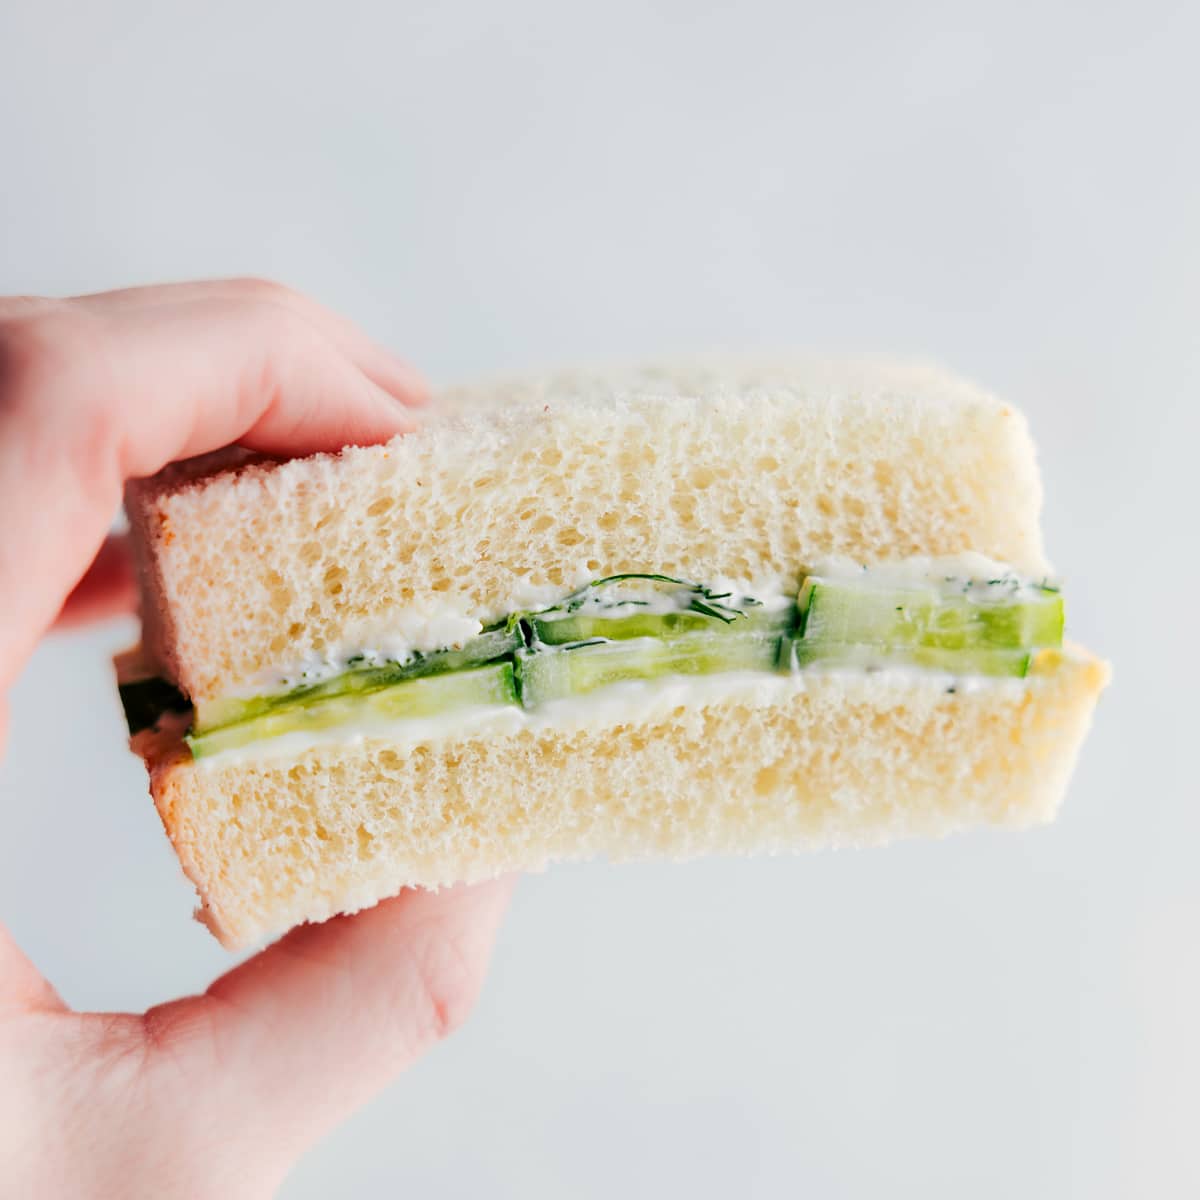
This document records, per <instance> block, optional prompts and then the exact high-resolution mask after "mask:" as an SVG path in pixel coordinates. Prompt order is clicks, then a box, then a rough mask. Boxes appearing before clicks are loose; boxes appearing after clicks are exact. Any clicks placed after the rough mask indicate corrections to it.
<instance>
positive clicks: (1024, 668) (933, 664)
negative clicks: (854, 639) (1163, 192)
mask: <svg viewBox="0 0 1200 1200" xmlns="http://www.w3.org/2000/svg"><path fill="white" fill-rule="evenodd" d="M792 654H793V658H792V662H793V665H794V666H796V667H798V668H800V669H801V670H803V669H804V668H805V667H813V666H822V667H851V668H853V669H855V670H860V671H869V670H873V669H880V668H883V667H922V668H924V669H926V670H930V671H945V672H946V673H947V674H950V675H1009V676H1013V677H1018V678H1020V677H1023V676H1025V675H1027V674H1028V673H1029V663H1030V660H1031V659H1032V657H1033V656H1032V654H1031V652H1030V651H1029V650H1010V649H1001V648H996V647H992V646H977V647H974V648H970V649H966V650H948V649H946V648H944V647H941V646H870V645H864V644H862V643H853V644H849V643H846V642H826V641H821V640H816V639H810V638H807V637H804V638H795V639H794V640H793V642H792Z"/></svg>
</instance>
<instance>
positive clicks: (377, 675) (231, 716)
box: [195, 623, 522, 733]
mask: <svg viewBox="0 0 1200 1200" xmlns="http://www.w3.org/2000/svg"><path fill="white" fill-rule="evenodd" d="M521 644H522V639H521V633H520V630H519V629H518V628H517V627H516V625H515V623H514V625H513V627H512V628H511V629H509V628H507V627H506V626H500V627H498V628H495V629H489V630H485V631H484V632H483V633H481V634H480V635H479V636H478V637H475V638H472V639H471V640H470V641H469V642H467V643H466V644H465V645H463V646H461V647H459V648H458V649H456V650H438V651H436V652H434V653H432V654H415V655H413V657H412V658H410V659H407V660H405V661H404V662H402V663H382V664H380V665H379V666H356V667H351V668H350V669H349V670H346V671H343V672H341V674H339V675H333V676H331V677H330V678H329V679H323V680H321V681H320V682H319V683H307V684H301V685H300V686H299V687H294V688H291V689H290V690H288V691H286V692H278V693H276V694H275V695H270V696H254V697H251V698H249V699H225V700H210V701H206V702H204V703H201V704H200V705H198V706H197V709H196V721H195V728H196V730H197V732H199V733H208V732H210V731H211V730H214V729H220V728H223V727H224V726H226V725H234V724H240V723H241V722H243V721H250V720H253V719H255V718H257V717H260V716H264V715H265V714H267V713H270V712H277V711H279V710H280V709H287V708H292V707H293V706H295V705H297V704H309V703H311V702H313V701H315V700H320V699H325V698H328V697H333V696H361V695H363V694H365V693H369V692H377V691H379V690H380V689H381V688H390V687H392V686H394V685H395V684H397V683H401V682H403V681H405V680H412V679H421V678H424V677H425V676H429V675H444V674H446V673H447V672H449V671H463V670H468V669H470V668H471V667H478V666H482V665H483V664H485V663H489V662H494V661H495V660H496V659H498V658H503V657H504V656H505V655H507V654H511V653H512V652H513V650H515V649H516V647H517V646H519V645H521Z"/></svg>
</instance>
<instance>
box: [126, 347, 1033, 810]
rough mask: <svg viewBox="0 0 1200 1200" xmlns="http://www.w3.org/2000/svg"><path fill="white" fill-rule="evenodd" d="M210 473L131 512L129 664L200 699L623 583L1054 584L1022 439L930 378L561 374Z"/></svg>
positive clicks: (180, 475)
mask: <svg viewBox="0 0 1200 1200" xmlns="http://www.w3.org/2000/svg"><path fill="white" fill-rule="evenodd" d="M222 463H223V460H221V459H218V460H216V462H215V463H214V464H205V465H204V466H203V467H202V468H200V469H197V467H196V465H195V464H187V465H184V466H182V467H179V468H174V469H169V470H168V471H166V472H164V473H163V474H162V475H160V476H158V477H156V478H155V479H153V480H149V481H144V482H142V483H140V484H138V485H135V486H134V487H133V488H131V490H130V493H129V497H128V499H129V509H130V516H131V520H132V523H133V528H134V534H135V540H137V541H138V542H139V543H140V549H139V561H140V563H141V566H142V575H143V581H144V588H145V592H144V596H143V619H144V626H145V635H144V636H145V639H146V643H147V649H148V651H149V653H150V654H151V656H152V657H153V658H154V659H155V661H157V662H158V663H159V664H161V665H162V666H163V668H164V669H165V671H166V672H167V673H168V674H170V675H171V676H172V677H173V678H174V679H175V680H176V681H177V682H178V683H180V685H181V686H182V687H183V688H184V690H185V691H187V692H188V693H189V694H190V695H191V696H193V697H195V698H197V699H206V698H211V697H213V696H215V695H218V694H221V693H222V692H224V691H228V690H230V689H231V688H234V687H237V686H239V685H241V684H243V683H244V682H246V681H249V680H252V679H253V678H254V677H255V676H256V675H257V674H258V673H259V672H261V671H263V670H264V669H270V668H272V667H276V666H279V665H281V664H286V663H291V662H296V661H299V660H301V659H304V658H305V657H307V656H311V655H314V654H316V655H320V654H322V653H331V652H332V651H333V650H334V648H341V649H345V648H346V647H357V648H367V647H370V646H371V645H372V644H373V642H375V641H376V640H377V639H379V638H380V637H382V636H386V635H387V633H388V632H389V623H390V622H394V621H395V614H396V613H397V612H405V613H408V614H412V613H417V614H422V613H428V614H437V613H439V612H454V613H461V614H466V615H469V616H473V617H478V618H479V619H481V620H484V621H488V620H492V619H495V618H498V617H500V616H503V615H505V612H506V611H507V606H508V605H510V604H511V603H512V598H513V596H514V594H518V593H521V592H522V591H523V590H524V591H529V590H530V589H533V590H535V591H536V590H537V589H543V590H545V589H549V590H550V591H557V592H558V593H562V592H566V591H569V590H571V589H573V588H575V587H578V586H580V585H581V584H582V583H585V582H587V580H589V579H592V578H596V577H599V576H604V575H610V574H615V573H617V572H621V571H662V572H666V573H668V574H673V575H679V576H684V577H687V578H691V579H696V580H701V581H703V580H708V579H734V580H743V581H747V582H750V581H753V582H756V583H758V584H760V585H762V584H772V583H775V584H784V585H790V584H792V583H794V582H795V580H796V578H797V575H798V573H799V572H800V570H801V569H802V568H803V567H804V566H805V565H806V564H807V563H810V562H812V561H814V560H815V559H817V558H820V557H822V556H824V555H827V554H845V555H849V556H851V557H854V558H858V559H860V560H861V561H864V562H878V561H884V560H889V559H896V558H903V557H906V556H909V555H915V554H922V555H940V554H956V553H960V552H962V551H967V550H974V551H978V552H980V553H983V554H987V555H989V556H991V557H992V558H996V559H1000V560H1002V561H1005V562H1008V563H1010V564H1012V565H1013V566H1015V567H1017V568H1019V569H1021V570H1024V571H1026V572H1028V573H1030V574H1040V573H1043V572H1045V570H1046V563H1045V560H1044V557H1043V554H1042V546H1041V539H1040V533H1039V529H1038V515H1039V509H1040V505H1041V490H1040V485H1039V481H1038V476H1037V470H1036V464H1035V459H1034V452H1033V447H1032V444H1031V442H1030V439H1029V435H1028V431H1027V429H1026V425H1025V422H1024V419H1023V418H1022V417H1021V416H1020V414H1019V413H1017V412H1016V411H1015V410H1013V409H1012V408H1010V407H1007V406H1006V405H1004V404H1002V403H1000V402H999V401H998V400H996V399H994V398H993V397H991V396H989V395H987V394H986V393H984V392H981V391H979V390H978V389H977V388H975V387H973V386H972V385H970V384H968V383H965V382H963V381H961V380H959V379H956V378H955V377H953V376H950V375H947V374H945V373H943V372H941V371H939V370H937V369H934V368H931V367H926V366H913V365H897V364H894V363H873V362H871V361H861V360H854V361H849V362H836V361H826V360H811V361H800V362H792V363H788V364H780V365H764V364H755V365H753V366H750V365H741V366H739V365H736V364H735V365H726V366H721V367H718V366H712V365H705V364H693V365H691V366H685V367H669V368H642V369H636V370H631V371H625V372H618V373H603V372H599V373H592V374H579V373H573V374H559V375H553V376H546V377H542V378H538V379H534V380H523V381H517V382H512V383H507V384H496V385H492V386H480V387H477V388H471V389H460V390H458V391H453V392H449V393H446V394H444V395H443V396H442V397H441V398H440V403H438V404H435V406H434V408H433V411H432V412H431V414H430V415H429V416H428V417H427V418H426V419H425V421H424V423H423V424H422V426H421V427H420V428H419V429H418V430H417V431H416V432H414V433H411V434H409V435H407V436H404V437H401V438H398V439H396V440H394V441H392V442H390V443H388V444H387V445H385V446H376V447H369V448H352V449H347V450H345V451H343V452H341V453H340V454H337V455H318V456H315V457H312V458H307V459H301V460H295V461H292V462H287V463H282V464H280V463H269V462H268V463H264V462H261V461H259V462H255V461H238V462H237V463H236V464H235V465H233V466H226V467H225V468H224V469H221V470H217V469H214V468H216V467H220V466H222ZM432 769H433V768H432V766H431V767H430V770H432ZM613 769H615V768H613ZM680 803H682V801H680ZM364 828H365V827H364Z"/></svg>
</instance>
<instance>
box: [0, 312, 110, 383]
mask: <svg viewBox="0 0 1200 1200" xmlns="http://www.w3.org/2000/svg"><path fill="white" fill-rule="evenodd" d="M87 326H88V321H87V319H86V318H85V317H84V316H82V315H81V314H79V313H78V312H77V311H75V310H74V309H72V307H71V306H70V305H69V304H67V303H62V302H60V303H47V304H44V305H38V306H36V307H32V308H30V309H28V310H25V311H20V310H18V311H16V312H14V313H9V314H7V315H0V387H2V388H3V389H4V390H5V391H6V392H8V393H13V392H15V393H17V394H21V395H24V394H28V393H31V392H41V391H42V390H43V389H44V388H46V387H47V386H50V385H53V384H55V383H57V382H59V381H61V380H62V379H64V378H65V377H66V376H67V375H69V373H70V372H71V371H72V370H73V369H74V367H75V365H76V364H77V363H78V361H79V357H80V353H81V351H82V350H83V349H84V348H85V347H86V346H87V344H88V341H89V336H90V335H89V330H88V328H87Z"/></svg>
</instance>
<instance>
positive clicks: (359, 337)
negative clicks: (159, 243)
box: [74, 278, 429, 406]
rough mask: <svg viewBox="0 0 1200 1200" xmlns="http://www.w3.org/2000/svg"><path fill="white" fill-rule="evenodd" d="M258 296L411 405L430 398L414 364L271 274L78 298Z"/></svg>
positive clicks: (107, 306) (155, 302)
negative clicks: (309, 327)
mask: <svg viewBox="0 0 1200 1200" xmlns="http://www.w3.org/2000/svg"><path fill="white" fill-rule="evenodd" d="M250 298H257V299H259V300H260V301H261V302H262V303H263V304H267V305H276V306H279V307H282V308H286V309H287V310H288V311H290V312H292V313H293V314H295V315H296V316H298V317H301V318H303V319H305V320H307V321H309V322H310V323H311V324H312V325H314V326H315V327H316V328H318V329H320V330H321V332H322V333H323V334H324V335H325V336H326V337H327V338H328V339H329V340H330V342H332V343H333V345H335V346H336V347H337V348H338V349H339V350H341V351H342V353H343V354H345V355H346V357H347V358H349V359H350V360H351V361H352V362H353V363H355V365H356V366H357V367H358V368H359V369H360V370H361V371H362V372H363V373H364V374H365V375H366V376H367V377H368V378H369V379H371V380H372V381H373V382H375V383H376V384H378V385H379V386H380V387H382V388H384V389H385V390H386V391H388V392H390V393H391V394H392V395H393V396H395V397H396V398H397V399H398V400H400V401H402V402H403V403H404V404H407V405H409V406H420V405H424V404H426V403H428V400H429V389H428V386H427V385H426V383H425V381H424V379H422V378H421V375H420V374H419V372H418V371H417V370H416V368H415V367H413V366H412V364H411V363H408V362H406V361H405V360H404V359H402V358H400V357H399V356H398V355H396V354H393V353H392V352H391V351H390V350H386V349H384V348H383V347H382V346H380V345H379V344H378V343H377V342H375V341H374V340H373V339H371V338H369V337H368V336H367V335H366V334H365V333H364V332H363V331H362V330H361V329H359V328H358V326H357V325H355V324H354V323H353V322H352V321H348V320H347V319H346V318H345V317H343V316H341V315H340V314H339V313H335V312H333V311H332V309H328V308H326V307H325V306H324V305H323V304H319V303H317V301H315V300H313V299H312V298H311V297H309V296H306V295H304V293H303V292H297V291H293V290H292V289H291V288H286V287H281V286H280V285H279V284H277V283H273V282H271V281H270V280H266V279H253V278H243V279H213V280H203V281H197V282H193V283H170V284H155V285H150V286H146V287H132V288H121V289H119V290H117V291H112V292H94V293H91V294H89V295H84V296H76V297H74V299H75V300H76V301H77V302H79V303H81V304H84V305H86V306H88V307H91V308H95V309H97V310H105V311H110V312H118V311H121V312H126V313H128V312H132V311H135V310H138V309H161V308H162V307H164V306H166V305H177V304H183V303H191V302H194V301H197V300H204V301H224V302H243V301H245V300H247V299H250Z"/></svg>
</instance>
